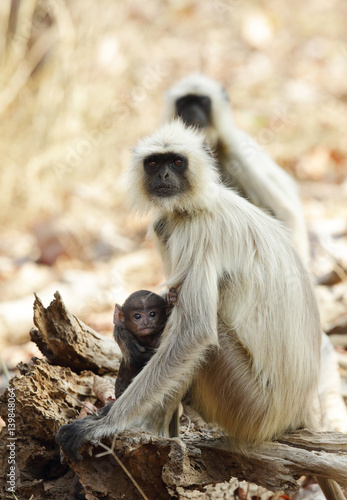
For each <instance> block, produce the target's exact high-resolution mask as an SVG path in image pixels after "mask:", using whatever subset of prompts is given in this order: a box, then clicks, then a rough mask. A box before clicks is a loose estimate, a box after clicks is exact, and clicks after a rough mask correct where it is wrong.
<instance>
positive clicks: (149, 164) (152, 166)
mask: <svg viewBox="0 0 347 500" xmlns="http://www.w3.org/2000/svg"><path fill="white" fill-rule="evenodd" d="M157 165H158V163H157V162H156V161H150V162H149V163H148V166H149V167H151V168H155V167H157Z"/></svg>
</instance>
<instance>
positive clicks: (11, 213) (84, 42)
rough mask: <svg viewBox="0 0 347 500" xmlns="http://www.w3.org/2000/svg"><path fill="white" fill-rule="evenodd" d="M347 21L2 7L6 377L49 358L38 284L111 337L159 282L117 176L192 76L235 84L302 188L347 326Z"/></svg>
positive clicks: (1, 331) (22, 4) (292, 8)
mask: <svg viewBox="0 0 347 500" xmlns="http://www.w3.org/2000/svg"><path fill="white" fill-rule="evenodd" d="M346 22H347V3H346V2H345V1H344V0H306V1H305V2H303V1H299V0H293V1H292V2H287V1H286V0H266V1H265V0H263V1H257V2H256V1H251V0H248V1H246V0H211V1H209V2H198V0H185V1H183V0H177V1H171V2H160V1H159V0H147V1H146V2H143V1H142V0H141V1H140V0H134V1H132V2H125V1H124V0H118V1H112V0H99V1H98V2H95V1H93V0H84V1H83V2H82V1H78V0H46V1H44V0H42V1H41V0H12V1H9V0H3V1H2V2H1V3H0V30H1V31H0V64H1V70H0V82H1V83H0V137H1V139H0V141H1V143H0V157H1V165H0V172H1V174H0V175H1V181H0V221H1V225H0V301H1V303H0V353H1V358H2V369H3V371H4V372H6V370H8V371H9V372H10V373H11V372H13V371H14V370H15V366H16V363H18V362H19V361H20V360H24V361H29V360H30V358H31V356H32V355H38V352H37V351H36V350H35V348H34V345H33V344H31V343H30V342H29V335H28V332H29V330H30V327H31V326H32V304H33V292H36V293H37V294H38V295H39V297H40V298H41V299H42V300H43V302H44V304H45V305H46V306H47V305H48V304H49V302H50V301H51V300H52V299H53V293H54V292H55V291H56V290H59V291H60V292H61V294H62V297H63V299H64V301H65V303H66V305H67V307H68V308H69V310H70V311H71V312H72V313H73V314H76V315H78V316H79V317H80V318H81V319H82V320H84V321H85V322H86V323H88V324H89V325H90V326H92V327H93V328H95V329H96V330H97V331H99V332H102V333H105V334H107V335H110V334H111V332H112V312H113V307H114V303H115V302H120V303H122V301H123V300H124V299H125V297H126V296H127V295H128V293H130V292H132V291H134V290H136V289H140V288H149V289H155V288H156V287H157V286H158V285H159V284H160V283H161V282H162V281H163V279H164V276H163V273H162V268H161V262H160V260H159V258H158V256H157V255H156V253H155V251H154V250H153V247H152V245H151V243H149V242H146V241H145V233H146V227H147V223H148V220H146V219H139V218H137V217H135V216H134V215H133V214H131V213H130V212H129V209H128V207H127V204H126V200H125V196H124V191H123V181H122V176H123V173H124V171H125V170H126V168H127V166H128V164H129V159H130V153H131V147H132V146H133V145H134V144H135V143H136V141H137V140H138V139H139V138H140V137H141V136H143V135H145V134H149V133H152V132H153V131H154V129H155V128H156V127H158V125H159V124H160V123H161V115H162V108H163V101H164V93H165V90H166V89H167V88H169V87H170V86H171V85H172V84H174V83H175V82H176V81H177V80H178V79H180V78H181V77H183V76H185V75H187V74H189V73H191V72H193V71H201V72H204V73H206V74H207V75H208V76H210V77H212V78H215V79H217V80H220V81H222V82H223V83H224V85H225V87H226V89H227V91H228V93H229V97H230V100H231V103H232V106H233V109H234V115H235V122H236V124H237V125H238V126H239V127H240V128H242V129H244V130H245V131H247V132H248V133H249V134H250V135H252V136H253V137H254V138H255V139H256V140H257V141H258V142H259V144H260V145H261V146H262V147H263V148H264V149H265V150H266V151H268V152H269V154H270V155H271V156H272V157H273V158H274V159H275V160H276V161H277V162H278V163H279V164H280V165H281V166H282V167H283V168H284V169H285V170H286V171H288V172H289V173H290V174H292V175H293V176H294V177H295V178H296V179H297V181H298V183H299V184H300V189H301V197H302V201H303V205H304V210H305V214H306V217H307V221H308V227H309V230H310V235H311V241H312V269H313V271H314V273H315V274H316V276H320V275H323V274H325V273H329V272H331V271H332V270H335V271H336V272H337V273H338V275H339V277H340V280H339V283H338V284H336V285H334V286H320V287H317V293H318V297H319V302H320V306H321V312H322V319H323V325H324V327H325V328H326V329H327V330H329V329H330V332H332V333H334V328H336V325H338V326H339V327H340V330H339V332H338V333H339V334H341V333H347V327H346V326H345V330H344V329H343V324H344V323H343V321H346V310H347V280H346V269H347V262H346V261H347V201H346V200H347V181H346V174H347V159H346V158H347V140H346V131H347V86H346V80H347V32H346ZM341 318H342V321H341ZM341 325H342V330H341ZM340 338H342V336H341V337H340ZM346 343H347V342H346ZM337 345H338V346H339V347H337V349H338V350H339V353H340V354H341V356H343V354H344V353H345V347H344V345H343V343H342V342H340V344H337ZM341 359H342V360H343V358H341ZM341 366H343V361H341ZM345 368H347V366H346V367H345ZM342 373H344V374H346V372H344V371H343V369H342ZM1 380H2V385H3V384H5V383H6V382H5V379H4V378H2V379H1ZM344 384H345V385H344V391H345V393H346V394H347V388H346V379H344Z"/></svg>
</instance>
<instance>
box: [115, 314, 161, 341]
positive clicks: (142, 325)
mask: <svg viewBox="0 0 347 500" xmlns="http://www.w3.org/2000/svg"><path fill="white" fill-rule="evenodd" d="M124 312H125V311H124ZM124 320H125V321H124V326H125V328H126V329H127V330H129V331H130V332H132V333H133V334H134V335H137V336H140V337H141V336H146V335H152V334H155V333H159V332H160V331H162V330H163V328H164V325H165V321H166V311H165V308H160V307H148V308H137V309H130V310H129V311H126V312H125V314H124Z"/></svg>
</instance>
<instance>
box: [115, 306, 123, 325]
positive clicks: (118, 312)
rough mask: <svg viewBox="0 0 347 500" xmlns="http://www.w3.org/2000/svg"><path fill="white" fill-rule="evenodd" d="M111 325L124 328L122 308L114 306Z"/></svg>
mask: <svg viewBox="0 0 347 500" xmlns="http://www.w3.org/2000/svg"><path fill="white" fill-rule="evenodd" d="M113 323H114V324H115V325H116V326H121V327H124V312H123V308H122V306H120V305H119V304H116V305H115V306H114V313H113Z"/></svg>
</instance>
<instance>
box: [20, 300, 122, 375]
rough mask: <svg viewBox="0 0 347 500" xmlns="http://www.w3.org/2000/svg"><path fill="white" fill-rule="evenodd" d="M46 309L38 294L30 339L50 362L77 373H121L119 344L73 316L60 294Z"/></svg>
mask: <svg viewBox="0 0 347 500" xmlns="http://www.w3.org/2000/svg"><path fill="white" fill-rule="evenodd" d="M54 297H55V300H53V301H52V302H51V304H50V305H49V306H48V307H47V308H45V307H43V304H42V302H41V300H40V299H39V297H37V295H35V302H34V324H35V326H36V328H37V329H34V328H33V329H32V330H31V332H30V337H31V340H32V341H33V342H35V344H36V345H37V346H38V347H39V349H40V351H41V352H42V354H44V355H45V356H46V357H47V359H48V360H49V361H50V362H51V363H53V364H55V365H59V366H68V367H70V368H71V369H72V370H74V371H76V372H80V371H82V370H91V371H93V372H95V373H97V374H99V375H103V374H105V373H113V374H115V373H116V372H118V368H119V360H120V352H119V349H118V347H117V344H116V342H115V341H114V340H113V339H109V338H107V337H104V336H102V335H100V334H99V333H97V332H95V331H94V330H92V329H91V328H90V327H88V326H87V325H85V324H84V323H83V322H82V321H81V320H79V319H78V318H76V317H75V316H73V314H71V313H70V312H69V311H68V310H67V308H66V306H65V304H64V302H63V300H62V298H61V296H60V294H59V292H56V293H55V294H54Z"/></svg>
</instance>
